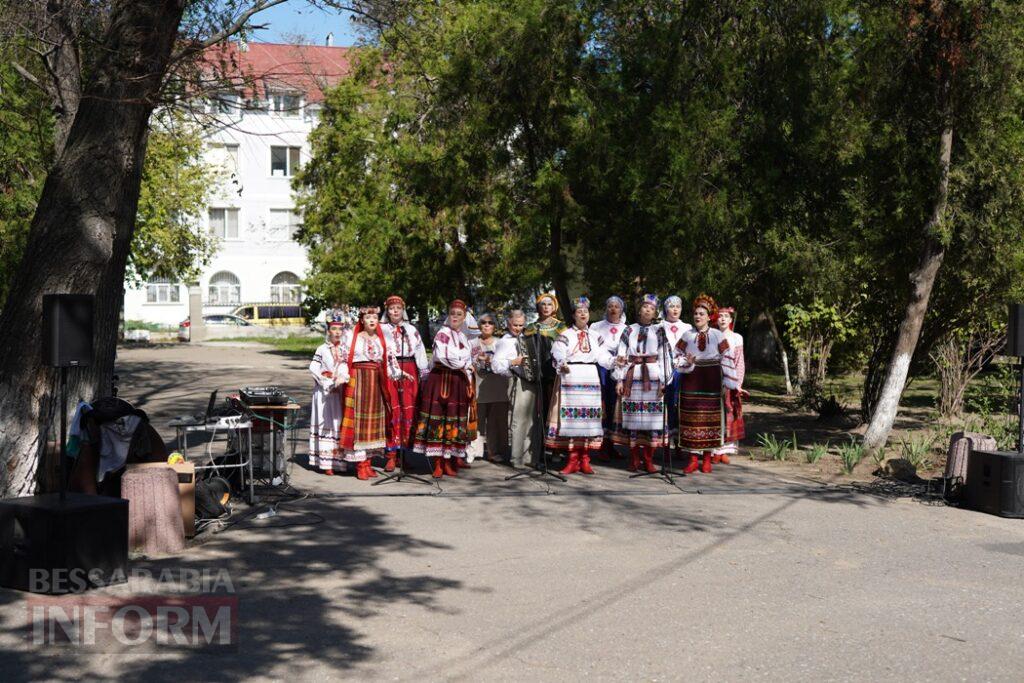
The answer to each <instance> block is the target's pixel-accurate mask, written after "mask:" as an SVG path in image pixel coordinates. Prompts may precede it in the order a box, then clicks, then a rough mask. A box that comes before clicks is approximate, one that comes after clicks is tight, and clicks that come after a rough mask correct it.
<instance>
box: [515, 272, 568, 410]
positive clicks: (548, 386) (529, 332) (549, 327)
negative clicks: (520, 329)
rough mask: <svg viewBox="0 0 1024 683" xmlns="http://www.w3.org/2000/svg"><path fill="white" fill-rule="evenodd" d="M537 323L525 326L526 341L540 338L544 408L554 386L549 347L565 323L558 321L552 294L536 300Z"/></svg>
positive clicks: (538, 361)
mask: <svg viewBox="0 0 1024 683" xmlns="http://www.w3.org/2000/svg"><path fill="white" fill-rule="evenodd" d="M536 305H537V321H536V322H533V323H530V324H529V325H527V326H526V332H525V334H526V337H527V341H530V342H532V341H533V339H532V337H533V335H539V336H540V355H539V356H538V358H537V363H538V365H539V368H540V382H541V391H542V392H543V400H544V408H545V410H546V409H547V407H548V406H550V405H551V390H552V389H553V388H554V386H555V374H556V373H555V366H554V365H552V364H551V346H552V345H553V344H554V343H555V340H556V339H558V335H560V334H561V333H562V332H564V331H565V323H563V322H562V321H561V320H559V319H558V297H556V296H555V295H554V294H552V293H550V292H549V293H546V294H541V295H540V296H538V297H537V299H536Z"/></svg>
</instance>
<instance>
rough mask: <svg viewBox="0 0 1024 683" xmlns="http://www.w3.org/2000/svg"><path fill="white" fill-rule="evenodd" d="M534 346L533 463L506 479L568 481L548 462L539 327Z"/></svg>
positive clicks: (534, 338) (534, 337)
mask: <svg viewBox="0 0 1024 683" xmlns="http://www.w3.org/2000/svg"><path fill="white" fill-rule="evenodd" d="M533 348H534V352H535V354H536V358H537V373H536V377H537V399H536V400H535V401H534V403H533V406H534V411H533V426H532V428H531V430H530V431H531V432H532V433H533V438H532V439H531V446H532V447H533V448H534V457H533V463H532V464H531V465H530V469H528V470H523V471H522V472H515V473H513V474H510V475H508V476H507V477H505V481H511V480H512V479H518V478H519V477H543V476H544V475H547V476H549V477H554V478H555V479H558V480H559V481H566V478H565V477H563V476H562V474H561V473H560V472H557V471H555V470H552V469H551V467H550V463H549V462H548V449H547V448H545V447H544V415H545V412H546V411H545V405H544V380H543V377H542V371H541V356H540V328H538V329H537V332H536V334H534V336H533ZM537 448H540V455H539V456H538V455H537V454H536V449H537Z"/></svg>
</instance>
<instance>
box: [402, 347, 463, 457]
mask: <svg viewBox="0 0 1024 683" xmlns="http://www.w3.org/2000/svg"><path fill="white" fill-rule="evenodd" d="M470 400H471V399H470V385H469V380H468V378H467V377H466V373H465V372H463V371H462V370H452V369H450V368H446V367H444V366H438V367H435V368H434V369H433V370H431V371H430V374H429V375H428V376H427V382H426V384H425V385H424V386H423V392H422V393H421V394H420V414H419V418H418V419H417V421H416V435H415V437H414V439H413V446H412V448H413V450H414V451H415V452H417V453H423V454H425V455H426V456H427V457H428V458H462V457H465V455H466V445H467V444H468V443H469V407H470Z"/></svg>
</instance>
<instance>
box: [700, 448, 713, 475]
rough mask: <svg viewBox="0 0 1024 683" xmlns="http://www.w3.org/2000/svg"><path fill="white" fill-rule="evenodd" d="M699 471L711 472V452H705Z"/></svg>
mask: <svg viewBox="0 0 1024 683" xmlns="http://www.w3.org/2000/svg"><path fill="white" fill-rule="evenodd" d="M700 471H701V472H703V473H704V474H711V454H710V453H707V452H705V453H704V459H703V460H702V461H701V463H700Z"/></svg>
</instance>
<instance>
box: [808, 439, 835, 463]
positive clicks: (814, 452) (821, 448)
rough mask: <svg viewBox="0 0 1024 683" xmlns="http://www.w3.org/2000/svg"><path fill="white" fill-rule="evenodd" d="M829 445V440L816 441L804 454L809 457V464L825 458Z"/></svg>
mask: <svg viewBox="0 0 1024 683" xmlns="http://www.w3.org/2000/svg"><path fill="white" fill-rule="evenodd" d="M828 446H829V443H828V441H826V442H825V443H816V444H814V445H813V446H811V447H810V449H809V450H808V451H807V453H805V454H804V457H805V458H807V464H808V465H813V464H814V463H816V462H818V461H819V460H821V459H822V458H824V457H825V456H826V455H827V454H828Z"/></svg>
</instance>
